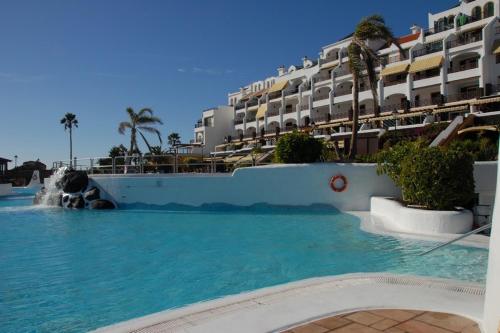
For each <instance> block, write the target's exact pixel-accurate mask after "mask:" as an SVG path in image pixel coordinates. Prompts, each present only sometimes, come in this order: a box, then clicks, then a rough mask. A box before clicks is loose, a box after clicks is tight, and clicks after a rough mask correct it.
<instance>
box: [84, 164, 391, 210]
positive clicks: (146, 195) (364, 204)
mask: <svg viewBox="0 0 500 333" xmlns="http://www.w3.org/2000/svg"><path fill="white" fill-rule="evenodd" d="M337 174H342V175H344V176H345V177H346V178H347V181H348V185H347V188H346V190H345V191H344V192H341V193H336V192H334V191H333V190H332V189H331V188H330V185H329V181H330V179H331V177H333V176H335V175H337ZM93 179H94V180H95V181H96V183H98V185H99V186H100V187H101V188H102V189H103V190H104V191H106V192H107V193H108V194H110V195H111V197H112V198H113V199H114V200H115V201H116V202H118V204H119V205H120V204H135V203H142V204H150V205H158V206H162V205H168V204H181V205H189V206H200V205H203V204H218V203H224V204H230V205H235V206H251V205H254V204H259V203H265V204H270V205H286V206H310V205H315V204H320V205H330V206H334V207H336V208H338V209H341V210H365V211H366V210H369V209H370V197H372V196H374V195H383V196H399V190H398V189H397V188H396V186H395V185H394V183H393V182H392V181H391V180H390V179H389V177H387V176H385V175H383V176H377V173H376V165H374V164H337V163H317V164H288V165H271V166H262V167H254V168H241V169H237V170H236V171H235V172H234V173H233V174H212V175H196V174H178V175H171V174H170V175H169V174H166V175H159V174H157V175H115V176H94V177H93Z"/></svg>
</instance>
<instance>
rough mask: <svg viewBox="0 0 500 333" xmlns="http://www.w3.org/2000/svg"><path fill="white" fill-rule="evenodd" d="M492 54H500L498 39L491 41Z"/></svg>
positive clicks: (499, 41)
mask: <svg viewBox="0 0 500 333" xmlns="http://www.w3.org/2000/svg"><path fill="white" fill-rule="evenodd" d="M491 52H492V53H493V54H500V39H497V40H496V41H494V42H493V48H492V49H491Z"/></svg>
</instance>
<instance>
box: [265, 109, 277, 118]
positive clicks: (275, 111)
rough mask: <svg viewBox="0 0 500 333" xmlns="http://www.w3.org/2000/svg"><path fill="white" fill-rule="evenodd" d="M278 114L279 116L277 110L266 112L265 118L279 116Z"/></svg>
mask: <svg viewBox="0 0 500 333" xmlns="http://www.w3.org/2000/svg"><path fill="white" fill-rule="evenodd" d="M279 114H280V111H279V110H273V111H267V116H268V117H274V116H279Z"/></svg>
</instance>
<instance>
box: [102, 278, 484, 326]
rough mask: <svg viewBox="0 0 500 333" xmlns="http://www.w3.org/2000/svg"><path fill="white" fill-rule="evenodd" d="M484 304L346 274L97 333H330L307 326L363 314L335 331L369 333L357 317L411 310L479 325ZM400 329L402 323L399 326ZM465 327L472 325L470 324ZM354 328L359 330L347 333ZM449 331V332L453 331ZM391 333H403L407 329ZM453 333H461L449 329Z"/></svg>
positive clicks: (453, 292)
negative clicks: (340, 329) (458, 317)
mask: <svg viewBox="0 0 500 333" xmlns="http://www.w3.org/2000/svg"><path fill="white" fill-rule="evenodd" d="M483 304H484V286H483V285H480V284H473V283H467V282H459V281H453V280H445V279H435V278H424V277H413V276H399V275H392V274H376V273H374V274H364V273H362V274H348V275H341V276H334V277H324V278H313V279H307V280H303V281H298V282H293V283H289V284H285V285H280V286H275V287H269V288H264V289H260V290H256V291H252V292H248V293H243V294H239V295H234V296H227V297H224V298H220V299H216V300H212V301H207V302H202V303H197V304H193V305H190V306H187V307H183V308H179V309H173V310H167V311H162V312H159V313H156V314H152V315H149V316H145V317H141V318H136V319H132V320H129V321H125V322H122V323H118V324H114V325H111V326H107V327H103V328H101V329H98V330H97V331H95V332H100V333H117V332H137V333H139V332H140V333H150V332H154V333H161V332H189V333H192V332H218V333H219V332H241V333H244V332H284V331H287V332H297V333H300V332H328V331H331V329H330V328H327V327H323V328H321V327H322V326H321V325H317V324H314V325H315V326H311V323H314V322H317V321H318V320H323V319H325V318H329V317H336V316H339V315H343V314H346V313H352V312H356V311H357V312H359V311H363V312H361V315H356V316H353V317H350V318H351V319H347V320H350V323H349V325H350V326H348V325H347V324H346V325H344V326H345V328H344V331H338V332H367V333H371V332H380V331H382V332H383V330H378V331H377V329H376V328H374V327H368V326H370V325H368V322H366V323H365V324H362V323H359V322H356V320H354V319H355V318H357V317H359V318H361V317H365V316H370V315H366V314H365V313H369V312H366V311H375V310H384V309H385V310H390V309H403V310H404V309H407V310H412V311H418V312H411V311H410V312H411V313H414V314H415V316H413V317H412V318H410V319H414V318H416V317H417V316H421V315H423V313H421V312H420V311H425V312H427V311H432V312H440V313H447V314H453V315H458V316H461V317H464V318H466V319H469V320H471V321H472V322H478V323H480V321H481V319H482V314H483ZM372 315H375V316H378V317H383V316H382V313H379V314H378V315H377V314H376V312H375V314H373V313H372ZM429 316H430V315H429ZM342 318H343V317H342ZM385 319H390V318H385ZM431 319H432V318H431ZM359 320H363V319H359ZM359 320H358V321H359ZM393 320H394V319H393ZM415 320H416V319H415ZM332 321H333V319H332ZM380 321H382V319H381V320H380ZM407 321H408V320H407ZM421 321H422V320H420V319H419V320H418V323H416V324H415V323H413V322H411V323H407V324H405V325H406V326H407V327H410V325H414V326H415V325H417V326H418V325H422V324H420V322H421ZM472 322H467V323H472ZM308 324H309V326H310V327H309V328H307V325H308ZM372 324H375V322H373V323H372ZM402 324H404V322H403V321H401V322H399V323H398V325H402ZM304 325H306V326H304ZM353 325H354V326H353ZM359 325H365V326H367V328H363V330H362V329H361V328H360V327H361V326H359ZM316 326H318V327H316ZM395 326H397V325H395ZM434 326H436V325H434ZM469 326H471V327H472V326H474V323H472V324H471V325H469ZM300 327H304V328H300ZM352 327H354V328H360V329H359V330H354V331H352V330H348V329H350V328H352ZM412 327H413V326H412ZM339 328H340V327H339ZM449 328H450V329H451V326H450V327H449ZM437 329H438V327H436V330H435V331H425V330H424V331H418V330H414V331H411V330H407V331H406V332H429V333H431V332H436V333H447V332H449V330H448V331H446V330H444V329H443V330H442V331H439V330H437ZM471 329H472V328H471ZM333 332H336V331H333ZM387 332H391V331H387ZM392 332H399V333H401V332H405V330H399V331H398V330H393V331H392ZM451 332H460V331H453V330H451ZM471 332H474V331H471ZM464 333H465V332H464ZM467 333H469V332H468V331H467Z"/></svg>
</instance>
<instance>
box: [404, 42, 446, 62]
mask: <svg viewBox="0 0 500 333" xmlns="http://www.w3.org/2000/svg"><path fill="white" fill-rule="evenodd" d="M441 51H443V41H441V40H438V41H435V42H432V43H428V44H426V45H425V47H424V48H423V49H420V50H415V51H413V52H412V54H413V57H414V58H417V57H422V56H424V55H427V54H432V53H436V52H441Z"/></svg>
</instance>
